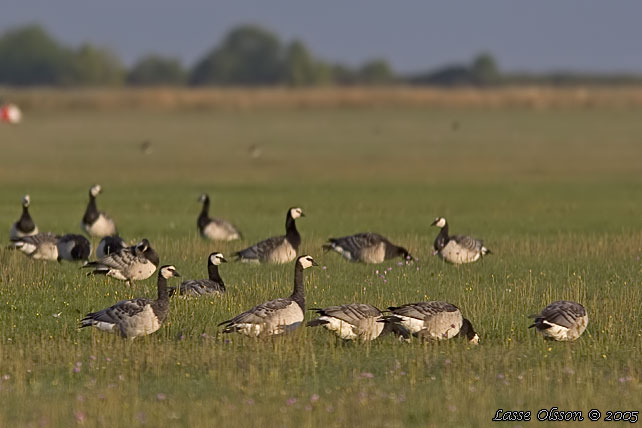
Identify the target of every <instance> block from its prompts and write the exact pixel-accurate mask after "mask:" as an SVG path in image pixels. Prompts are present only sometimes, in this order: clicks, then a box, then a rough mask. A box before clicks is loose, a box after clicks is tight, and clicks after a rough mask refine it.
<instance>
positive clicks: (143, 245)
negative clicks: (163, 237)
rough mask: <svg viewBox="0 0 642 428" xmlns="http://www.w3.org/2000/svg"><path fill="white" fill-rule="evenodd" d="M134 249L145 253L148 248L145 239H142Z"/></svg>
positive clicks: (147, 242)
mask: <svg viewBox="0 0 642 428" xmlns="http://www.w3.org/2000/svg"><path fill="white" fill-rule="evenodd" d="M136 248H137V249H138V251H141V252H144V251H147V249H148V248H149V241H147V239H143V240H142V241H140V242H139V243H138V244H136Z"/></svg>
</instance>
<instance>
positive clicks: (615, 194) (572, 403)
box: [0, 106, 642, 427]
mask: <svg viewBox="0 0 642 428" xmlns="http://www.w3.org/2000/svg"><path fill="white" fill-rule="evenodd" d="M640 114H641V111H640V110H636V109H625V108H609V109H607V108H582V109H580V108H576V109H569V108H565V109H562V108H560V109H554V110H530V109H514V108H513V109H501V108H495V109H491V110H482V109H465V108H460V109H452V108H450V109H449V108H441V109H436V108H411V107H398V106H397V107H377V108H358V109H357V108H343V109H341V108H308V109H305V110H292V109H269V108H258V109H249V110H242V111H227V110H210V111H208V110H202V109H194V110H187V111H180V112H179V111H175V110H143V111H140V110H119V111H115V110H105V111H101V112H95V111H81V110H73V111H71V112H58V113H54V112H51V111H37V110H36V111H33V112H28V114H27V116H26V118H25V121H24V123H23V124H22V125H20V126H17V127H9V126H0V150H1V152H0V153H1V156H0V183H2V186H1V187H0V225H4V226H2V227H4V228H5V233H6V236H7V237H8V230H9V228H10V226H11V224H12V222H14V221H15V220H16V219H17V217H18V216H19V213H20V206H19V203H20V198H21V197H22V195H23V194H24V193H29V194H30V195H31V197H32V208H31V212H32V215H33V217H34V219H35V221H36V222H37V224H38V225H39V227H40V229H41V230H42V231H53V232H76V233H78V232H79V231H80V226H79V223H80V219H81V217H82V214H83V211H84V208H85V205H86V200H87V191H88V188H89V187H90V185H92V184H94V183H100V184H101V185H102V186H103V189H104V194H103V195H101V196H100V197H99V200H98V204H99V208H100V209H103V210H105V211H107V212H108V213H109V214H110V215H111V216H112V217H113V218H114V219H115V220H116V221H117V223H118V226H119V229H120V231H121V233H122V235H123V236H124V237H125V238H127V239H128V240H131V241H135V240H138V239H140V238H142V237H147V238H149V240H150V241H151V243H152V245H153V246H154V247H155V248H156V249H157V251H158V253H159V254H160V256H161V262H162V263H172V264H175V265H176V266H177V268H178V270H179V271H180V272H181V273H182V274H183V276H184V277H185V278H198V277H203V276H204V275H205V274H206V269H205V263H206V257H207V255H208V254H209V252H211V251H213V250H219V251H222V252H223V253H224V254H225V255H228V256H230V255H231V253H232V252H234V251H235V250H238V249H241V248H244V247H245V246H246V245H247V244H252V243H253V242H256V241H257V240H259V239H262V238H264V237H267V236H270V235H274V234H280V233H282V232H283V223H284V217H285V212H286V209H287V208H288V207H290V206H294V205H298V206H301V207H303V209H304V211H305V213H306V215H307V217H305V218H303V219H301V220H300V221H298V226H299V230H300V231H301V234H302V236H303V244H302V247H303V248H302V250H303V252H307V253H309V254H311V255H312V256H313V257H315V258H316V259H317V261H318V262H319V263H320V265H322V266H323V267H324V268H317V269H310V270H308V271H306V278H305V281H306V297H307V303H308V306H309V307H315V306H327V305H332V304H341V303H348V302H353V301H358V302H365V303H371V304H374V305H376V306H378V307H380V308H385V307H387V306H390V305H393V304H402V303H407V302H412V301H419V300H428V299H430V300H446V301H449V302H452V303H454V304H456V305H458V306H459V307H460V308H462V310H463V312H464V314H465V315H466V316H467V317H468V318H470V319H471V321H472V322H473V324H474V325H475V327H476V329H477V330H478V332H479V334H480V336H481V344H480V345H479V346H476V347H471V346H469V345H468V344H467V343H464V342H462V341H457V340H453V341H450V342H448V343H440V344H437V345H434V344H422V343H420V342H417V341H415V342H411V343H399V342H398V341H397V340H395V339H394V338H392V337H385V338H382V339H381V340H379V341H376V342H373V343H368V344H359V343H347V344H344V343H340V342H338V341H337V340H336V339H335V338H334V337H333V336H331V335H330V333H328V332H327V331H325V330H312V329H306V328H301V329H299V330H298V331H296V332H295V333H293V334H291V335H288V336H287V337H280V338H275V339H268V340H252V339H249V338H243V337H238V336H229V335H226V336H223V335H221V334H219V333H218V331H217V327H216V324H217V323H218V322H220V321H222V320H225V319H228V318H229V317H230V316H232V315H235V314H236V313H238V312H240V311H242V310H245V309H247V308H249V307H251V306H253V305H255V304H257V303H259V302H261V301H264V300H266V299H269V298H274V297H279V296H285V295H288V294H289V293H290V290H291V283H292V276H293V266H292V265H286V266H247V265H240V264H233V263H229V264H227V265H224V266H223V267H222V269H221V275H222V277H223V278H224V280H225V281H226V284H228V290H229V292H228V293H227V295H226V296H224V297H222V298H202V299H193V300H173V301H172V305H171V313H170V317H169V319H168V322H167V323H166V325H164V326H163V327H162V328H161V330H160V331H158V332H157V333H155V334H153V335H151V336H148V337H145V338H140V339H137V340H135V341H133V342H130V341H123V340H121V339H120V338H118V337H114V336H110V335H106V334H101V333H100V332H98V331H89V330H87V329H85V330H82V331H80V330H78V329H77V324H78V321H79V320H80V319H81V318H82V316H83V315H84V314H85V313H87V312H89V311H92V310H97V309H101V308H103V307H106V306H108V305H111V304H113V303H115V302H116V301H117V300H120V299H124V298H130V297H142V296H154V295H155V277H154V278H150V279H149V280H148V281H145V282H141V283H139V284H137V285H136V286H135V287H133V288H130V287H127V286H126V285H125V284H124V283H121V282H118V281H115V280H108V279H105V278H88V277H86V276H85V275H84V272H82V271H80V270H79V269H78V266H76V265H72V264H66V263H65V264H62V265H59V264H57V263H38V262H35V261H31V260H28V259H27V258H26V257H24V256H23V255H22V254H18V253H15V252H12V251H8V250H4V249H1V250H0V321H1V322H0V401H1V402H2V405H1V406H0V426H7V427H9V426H29V427H58V426H61V427H63V426H65V427H66V426H76V425H78V426H110V427H113V426H152V427H155V426H203V427H205V426H284V427H299V426H326V427H346V426H386V427H406V426H408V427H433V426H434V427H436V426H462V427H466V426H478V427H484V426H488V425H490V424H491V419H492V417H493V416H494V415H495V412H496V410H497V409H498V408H502V409H505V410H508V409H510V410H530V411H531V412H533V416H532V418H533V419H536V416H535V415H536V413H537V412H538V411H539V409H543V408H551V407H553V406H556V407H558V408H559V409H563V410H581V411H582V412H583V415H584V418H585V419H586V420H585V421H584V422H577V423H568V424H565V426H574V425H578V426H581V425H583V424H586V423H588V419H587V412H588V411H589V410H590V409H594V408H595V409H599V410H601V411H602V415H603V417H604V416H605V415H606V411H608V410H637V411H640V410H642V405H641V403H642V383H641V378H642V352H641V351H642V317H640V307H642V289H641V286H642V263H641V261H640V256H641V255H642V227H641V225H642V222H641V220H642V217H641V213H642V162H641V160H642V144H640V136H642V121H640ZM142 141H150V142H151V149H152V152H151V153H150V154H147V155H145V154H143V153H142V152H141V150H140V148H139V146H140V143H141V142H142ZM252 145H257V146H258V147H260V148H261V151H262V155H261V156H260V157H259V158H258V159H254V158H252V157H251V156H250V155H249V147H250V146H252ZM203 191H207V192H209V193H210V195H211V196H212V198H213V202H212V214H214V215H219V216H221V217H224V218H228V219H230V220H232V221H233V222H234V223H235V224H237V225H238V226H239V228H241V230H242V231H243V233H244V235H245V240H244V241H242V242H235V243H223V244H215V243H210V242H205V241H203V240H201V239H200V238H199V237H198V236H197V234H196V228H195V223H196V216H197V214H198V211H199V209H200V206H199V204H198V203H197V202H196V199H197V197H198V195H199V194H200V193H201V192H203ZM437 215H443V216H446V217H447V218H448V219H449V223H450V225H451V231H452V232H453V233H470V234H472V235H474V236H477V237H480V238H484V239H485V242H486V244H487V246H488V247H489V248H491V249H492V250H493V251H494V253H495V254H494V255H493V256H489V257H488V258H486V259H485V260H484V261H483V263H476V264H473V265H470V266H462V267H459V268H457V267H453V266H449V265H444V264H443V263H441V262H440V261H439V260H438V259H436V258H435V257H432V256H431V247H432V241H433V239H434V237H435V235H436V233H437V230H436V229H434V228H430V227H429V225H430V222H431V221H432V220H433V218H434V217H436V216H437ZM361 231H377V232H379V233H382V234H384V235H386V236H388V237H389V238H390V239H391V240H393V242H399V243H401V244H403V245H405V246H407V247H408V248H409V249H410V251H411V252H412V254H413V255H415V256H416V257H417V258H418V261H417V262H416V263H415V264H412V265H411V266H398V265H397V263H396V261H393V262H390V263H385V264H383V265H380V266H366V265H360V264H349V263H347V262H345V261H343V260H342V259H340V258H339V256H338V255H336V254H323V253H322V251H321V249H320V247H321V244H322V243H323V242H324V240H325V239H327V238H328V237H330V236H341V235H344V234H350V233H356V232H361ZM96 243H97V242H94V244H96ZM377 269H379V270H380V271H382V270H383V269H388V270H387V273H386V278H385V281H384V280H383V279H382V278H381V277H380V276H379V275H377V274H376V270H377ZM559 299H572V300H577V301H579V302H581V303H582V304H584V306H585V307H586V308H587V310H588V313H589V318H590V323H589V326H588V329H587V331H586V332H585V334H584V335H583V336H582V337H581V338H580V339H579V340H578V341H577V342H575V343H551V342H546V341H544V340H543V339H542V337H541V336H538V335H536V334H535V332H534V331H532V330H529V329H527V327H528V325H529V319H528V318H527V315H528V314H531V313H534V312H537V311H539V310H540V309H541V308H543V307H544V306H545V305H546V304H548V303H550V302H551V301H553V300H559ZM54 315H55V316H54ZM531 423H537V422H536V421H535V422H531ZM526 424H527V423H524V422H522V423H518V422H513V423H508V424H506V426H515V425H521V426H524V425H526ZM545 425H546V424H544V425H542V426H545ZM538 426H539V424H538Z"/></svg>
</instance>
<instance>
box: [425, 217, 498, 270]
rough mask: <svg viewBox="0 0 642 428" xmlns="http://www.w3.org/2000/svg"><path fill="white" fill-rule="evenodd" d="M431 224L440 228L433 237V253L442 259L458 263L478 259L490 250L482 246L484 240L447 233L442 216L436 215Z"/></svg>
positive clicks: (446, 225) (489, 252) (446, 224)
mask: <svg viewBox="0 0 642 428" xmlns="http://www.w3.org/2000/svg"><path fill="white" fill-rule="evenodd" d="M432 226H437V227H439V228H441V230H440V231H439V234H438V235H437V238H435V243H434V248H435V254H438V255H439V257H441V258H442V259H443V260H445V261H447V262H449V263H453V264H456V265H460V264H463V263H472V262H475V261H477V260H479V259H480V258H481V257H483V256H485V255H486V254H491V251H490V250H489V249H488V248H486V247H484V241H482V240H479V239H475V238H471V237H470V236H466V235H453V236H449V235H448V223H447V222H446V219H445V218H443V217H437V218H436V219H435V221H433V222H432Z"/></svg>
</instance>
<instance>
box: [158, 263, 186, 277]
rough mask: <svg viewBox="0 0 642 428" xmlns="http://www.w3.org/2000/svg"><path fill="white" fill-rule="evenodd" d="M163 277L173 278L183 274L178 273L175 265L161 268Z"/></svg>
mask: <svg viewBox="0 0 642 428" xmlns="http://www.w3.org/2000/svg"><path fill="white" fill-rule="evenodd" d="M161 275H162V277H163V278H165V279H168V278H172V277H174V276H181V274H180V273H178V272H177V271H176V268H175V267H174V266H173V265H169V266H163V267H162V268H161Z"/></svg>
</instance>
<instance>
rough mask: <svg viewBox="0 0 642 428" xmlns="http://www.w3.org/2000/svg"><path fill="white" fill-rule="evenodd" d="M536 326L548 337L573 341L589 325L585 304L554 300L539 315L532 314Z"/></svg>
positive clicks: (533, 325)
mask: <svg viewBox="0 0 642 428" xmlns="http://www.w3.org/2000/svg"><path fill="white" fill-rule="evenodd" d="M530 317H531V318H535V322H534V323H533V324H532V325H530V326H529V327H528V328H532V327H535V328H537V331H539V332H540V333H542V334H543V335H544V337H545V338H546V339H549V340H559V341H572V340H575V339H577V338H578V337H580V336H581V335H582V333H584V330H586V326H587V325H588V321H589V320H588V314H587V313H586V309H584V306H582V305H580V304H579V303H576V302H571V301H568V300H559V301H557V302H553V303H551V304H550V305H548V306H547V307H545V308H544V310H543V311H542V312H541V313H539V314H537V315H530Z"/></svg>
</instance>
